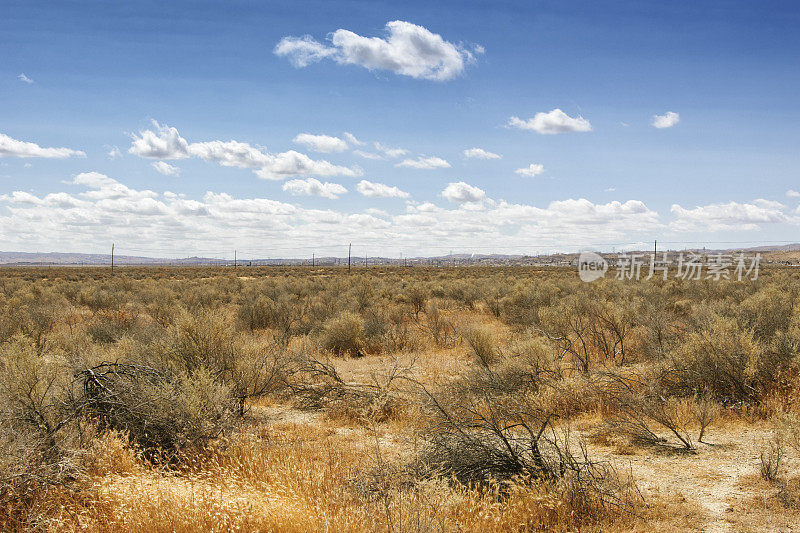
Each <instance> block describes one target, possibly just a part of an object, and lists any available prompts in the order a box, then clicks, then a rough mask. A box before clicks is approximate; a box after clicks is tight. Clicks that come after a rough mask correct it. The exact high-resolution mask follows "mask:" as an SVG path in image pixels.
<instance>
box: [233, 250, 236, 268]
mask: <svg viewBox="0 0 800 533" xmlns="http://www.w3.org/2000/svg"><path fill="white" fill-rule="evenodd" d="M233 268H236V250H234V251H233Z"/></svg>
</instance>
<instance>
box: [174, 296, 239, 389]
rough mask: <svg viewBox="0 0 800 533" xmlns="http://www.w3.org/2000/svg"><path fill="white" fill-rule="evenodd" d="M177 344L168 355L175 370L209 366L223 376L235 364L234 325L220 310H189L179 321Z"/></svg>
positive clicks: (214, 372) (213, 371) (176, 330)
mask: <svg viewBox="0 0 800 533" xmlns="http://www.w3.org/2000/svg"><path fill="white" fill-rule="evenodd" d="M174 335H175V336H174V347H173V349H171V350H169V351H168V352H167V353H165V354H163V356H166V358H167V361H166V362H168V363H169V364H170V366H172V369H173V371H175V372H182V371H185V372H189V373H191V372H194V371H195V370H197V369H200V368H205V369H207V370H209V371H210V372H212V375H214V376H216V377H219V376H222V375H224V374H225V373H226V372H228V371H229V370H230V369H231V368H233V366H234V364H235V359H236V356H237V354H236V346H235V336H234V329H233V325H232V324H231V321H230V319H229V318H228V317H227V316H226V315H224V314H222V313H220V312H219V311H207V310H204V311H201V312H198V313H196V314H192V313H185V314H184V315H183V316H182V317H181V318H180V319H179V320H178V322H177V324H176V326H175V333H174Z"/></svg>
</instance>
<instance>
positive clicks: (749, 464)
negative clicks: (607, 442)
mask: <svg viewBox="0 0 800 533" xmlns="http://www.w3.org/2000/svg"><path fill="white" fill-rule="evenodd" d="M771 438H772V434H771V431H770V430H768V429H765V428H761V427H752V426H751V427H746V428H745V427H726V428H724V429H720V430H718V431H715V432H712V433H711V435H709V436H708V437H707V438H706V439H705V440H707V441H708V444H703V443H699V444H697V450H696V451H695V452H693V453H687V452H683V451H671V450H650V449H648V450H641V451H639V452H637V453H636V454H634V455H629V456H621V455H616V454H613V453H611V454H606V458H607V459H609V460H611V461H612V462H614V463H615V464H616V465H617V466H618V467H619V468H621V469H625V470H630V471H631V473H632V474H633V476H634V478H635V479H636V481H637V483H638V485H639V489H640V490H641V492H642V495H643V496H644V497H645V499H653V500H654V499H657V498H659V497H662V496H666V497H676V496H677V497H679V498H682V499H685V501H686V502H687V503H689V504H690V506H691V504H694V506H695V507H696V508H698V509H699V510H701V511H702V514H703V515H704V518H705V520H704V521H701V522H699V523H698V524H697V525H696V531H703V532H708V533H720V532H727V531H800V524H791V523H785V522H782V523H777V522H769V523H759V522H758V520H756V519H754V523H751V524H747V522H748V521H747V520H744V521H743V518H742V515H741V512H739V511H737V509H742V508H746V507H748V506H749V507H752V500H753V499H754V497H756V496H757V495H758V494H757V493H758V492H759V491H758V490H757V489H755V488H754V487H753V486H752V485H753V483H754V482H757V476H758V475H759V468H760V454H761V451H762V449H763V446H764V444H765V443H767V442H769V440H770V439H771ZM754 478H755V480H754ZM761 492H763V490H762V491H761ZM771 492H772V493H774V492H775V491H774V490H773V491H771Z"/></svg>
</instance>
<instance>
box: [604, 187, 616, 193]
mask: <svg viewBox="0 0 800 533" xmlns="http://www.w3.org/2000/svg"><path fill="white" fill-rule="evenodd" d="M616 190H617V188H616V187H608V188H606V189H603V192H614V191H616Z"/></svg>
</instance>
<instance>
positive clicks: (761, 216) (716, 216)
mask: <svg viewBox="0 0 800 533" xmlns="http://www.w3.org/2000/svg"><path fill="white" fill-rule="evenodd" d="M785 207H786V206H784V205H783V204H781V203H780V202H774V201H769V200H763V199H758V200H753V202H752V203H744V204H742V203H738V202H728V203H724V204H709V205H704V206H696V207H695V208H693V209H685V208H683V207H681V206H680V205H678V204H674V205H673V206H672V207H671V208H670V211H671V212H672V214H673V215H674V216H675V217H676V219H675V220H674V221H673V222H671V223H670V228H671V229H673V230H675V231H738V230H746V231H747V230H749V231H752V230H757V229H759V228H760V226H761V225H762V224H776V223H781V222H792V221H793V220H791V219H790V218H789V217H787V216H786V215H785V214H784V213H783V209H784V208H785Z"/></svg>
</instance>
